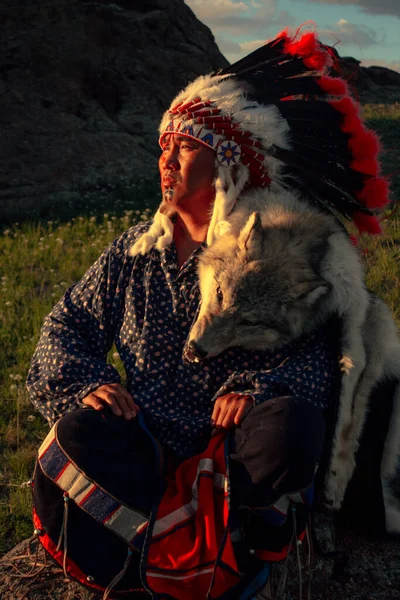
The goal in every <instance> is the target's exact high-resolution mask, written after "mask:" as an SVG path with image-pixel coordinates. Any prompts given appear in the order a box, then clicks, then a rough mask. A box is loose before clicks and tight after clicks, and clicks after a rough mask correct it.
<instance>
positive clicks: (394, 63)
mask: <svg viewBox="0 0 400 600" xmlns="http://www.w3.org/2000/svg"><path fill="white" fill-rule="evenodd" d="M185 2H186V4H187V5H188V6H190V8H191V9H192V10H193V12H194V13H195V15H196V16H197V17H198V18H199V19H200V21H202V22H203V23H205V24H206V25H207V26H208V27H209V28H210V29H211V31H212V33H213V34H214V37H215V40H216V42H217V44H218V46H219V49H220V50H221V52H222V54H224V56H226V58H227V59H228V60H229V61H230V62H231V63H232V62H235V61H236V60H238V59H239V58H241V57H242V56H245V55H246V54H248V53H249V52H251V51H252V50H255V49H256V48H258V47H259V46H261V45H262V44H263V43H264V42H265V41H266V40H267V39H269V38H271V37H274V36H275V35H276V34H277V33H278V32H279V31H281V30H282V29H284V28H285V27H287V26H289V27H290V28H291V29H293V31H295V30H296V29H297V27H298V26H299V25H301V24H302V23H304V22H305V21H310V20H311V21H314V22H315V23H316V25H317V31H318V33H319V38H320V39H321V41H322V42H323V43H325V44H329V45H331V46H333V45H335V47H336V48H337V50H338V52H339V54H340V55H341V56H353V57H354V58H357V59H358V60H360V61H361V63H362V65H364V66H369V65H380V66H384V67H389V68H390V69H394V70H396V71H399V72H400V0H185ZM309 26H310V27H312V25H309Z"/></svg>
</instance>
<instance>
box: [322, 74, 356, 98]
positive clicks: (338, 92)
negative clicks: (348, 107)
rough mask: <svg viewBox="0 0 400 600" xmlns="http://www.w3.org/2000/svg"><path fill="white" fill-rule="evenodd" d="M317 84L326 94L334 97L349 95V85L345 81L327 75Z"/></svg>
mask: <svg viewBox="0 0 400 600" xmlns="http://www.w3.org/2000/svg"><path fill="white" fill-rule="evenodd" d="M317 83H318V85H319V87H320V88H322V89H323V90H324V92H327V93H328V94H332V96H345V95H346V94H348V93H349V90H348V87H347V84H346V82H345V81H343V79H336V78H334V77H329V76H328V75H326V76H324V77H320V78H319V79H317Z"/></svg>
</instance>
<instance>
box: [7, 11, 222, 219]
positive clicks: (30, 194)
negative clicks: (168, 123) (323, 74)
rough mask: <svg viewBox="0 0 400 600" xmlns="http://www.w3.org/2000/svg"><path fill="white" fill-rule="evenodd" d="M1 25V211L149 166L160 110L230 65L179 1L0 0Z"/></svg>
mask: <svg viewBox="0 0 400 600" xmlns="http://www.w3.org/2000/svg"><path fill="white" fill-rule="evenodd" d="M0 24H1V29H2V36H1V40H0V115H1V116H0V118H1V125H2V144H1V149H0V163H1V166H0V219H1V220H4V219H5V218H7V219H9V220H11V219H13V218H20V217H21V215H22V214H23V213H26V214H28V215H31V214H32V213H36V214H39V213H40V212H41V211H46V210H48V208H49V205H50V204H53V205H56V204H57V202H65V200H66V198H68V197H71V198H74V197H76V196H79V194H80V193H81V192H82V191H83V190H87V189H92V188H94V187H95V185H96V184H103V183H105V182H108V183H113V184H115V183H118V182H119V181H120V180H121V178H123V179H124V178H130V179H132V178H134V177H135V176H136V175H141V176H147V175H148V176H150V175H153V174H154V173H155V169H156V165H157V156H158V149H157V126H158V122H159V119H160V116H161V114H162V112H163V111H164V110H165V109H166V108H167V107H168V105H169V103H170V101H171V99H172V98H173V97H174V96H175V94H177V92H178V91H179V90H180V89H181V88H182V87H184V86H185V85H186V84H187V82H188V81H189V80H190V79H193V78H194V77H196V76H198V75H201V74H205V73H207V72H210V71H212V70H214V69H217V68H220V67H222V66H225V65H227V64H228V63H227V61H226V59H225V58H224V57H223V56H222V54H221V53H220V52H219V50H218V47H217V46H216V44H215V41H214V38H213V36H212V34H211V31H210V30H209V29H208V27H206V26H205V25H203V24H202V23H201V22H200V21H198V20H197V18H196V17H195V16H194V14H193V12H192V11H191V9H190V8H189V7H188V6H186V4H185V3H184V0H117V1H116V2H115V3H109V2H106V1H104V0H99V1H98V2H88V1H86V0H70V2H65V1H64V0H40V1H33V0H26V2H17V3H15V2H13V0H3V2H2V3H1V6H0Z"/></svg>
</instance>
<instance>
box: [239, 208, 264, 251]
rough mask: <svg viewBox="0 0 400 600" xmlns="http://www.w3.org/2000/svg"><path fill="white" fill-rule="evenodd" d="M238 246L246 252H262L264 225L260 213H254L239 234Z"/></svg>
mask: <svg viewBox="0 0 400 600" xmlns="http://www.w3.org/2000/svg"><path fill="white" fill-rule="evenodd" d="M238 246H239V248H240V250H242V251H244V252H250V253H251V254H253V253H254V254H257V253H259V252H261V246H262V225H261V216H260V213H259V212H253V213H252V214H251V215H250V217H249V218H248V220H247V223H246V225H245V226H244V227H243V229H242V230H241V232H240V234H239V238H238Z"/></svg>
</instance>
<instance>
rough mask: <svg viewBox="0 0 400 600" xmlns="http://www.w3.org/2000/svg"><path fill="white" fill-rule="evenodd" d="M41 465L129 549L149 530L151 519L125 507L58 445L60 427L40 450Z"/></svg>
mask: <svg viewBox="0 0 400 600" xmlns="http://www.w3.org/2000/svg"><path fill="white" fill-rule="evenodd" d="M38 462H39V465H40V468H41V469H42V471H43V473H44V474H45V475H46V476H47V477H49V479H51V480H52V481H54V483H56V484H57V485H58V487H59V488H60V489H61V490H62V491H63V492H64V493H65V494H66V495H68V497H69V498H70V499H71V500H73V501H74V502H75V503H76V504H77V505H78V506H79V507H80V508H81V509H82V510H84V511H85V512H86V513H87V514H89V515H90V516H91V517H93V519H95V520H96V521H97V522H98V523H100V524H102V525H104V526H105V527H108V528H109V529H111V530H112V531H113V532H114V533H115V534H116V535H118V536H119V537H120V538H122V539H123V540H124V541H125V542H126V543H127V544H129V546H132V545H133V540H134V538H135V536H136V535H137V534H139V533H140V532H142V531H143V530H144V529H145V527H147V525H148V519H147V518H146V517H145V516H144V515H143V514H141V513H139V512H137V511H135V510H132V509H131V508H128V507H127V506H125V505H123V504H122V503H121V502H120V501H119V500H117V498H114V496H111V494H109V493H107V492H106V491H104V490H103V489H101V488H100V487H99V486H98V485H97V484H96V483H95V482H94V481H92V480H91V479H89V478H88V477H86V475H84V474H83V473H82V472H81V471H80V470H79V469H78V468H77V466H76V465H75V464H74V463H73V462H72V460H71V459H70V458H69V456H67V454H66V453H65V452H64V450H63V449H62V448H61V446H60V444H59V441H58V439H57V423H56V424H55V425H54V426H53V427H52V429H51V431H50V433H49V434H48V436H47V437H46V439H45V440H44V442H43V444H42V445H41V446H40V448H39V456H38Z"/></svg>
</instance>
